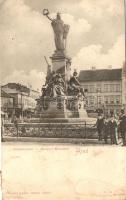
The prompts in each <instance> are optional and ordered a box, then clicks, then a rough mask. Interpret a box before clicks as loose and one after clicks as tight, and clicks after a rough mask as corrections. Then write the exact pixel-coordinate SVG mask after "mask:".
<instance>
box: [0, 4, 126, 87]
mask: <svg viewBox="0 0 126 200" xmlns="http://www.w3.org/2000/svg"><path fill="white" fill-rule="evenodd" d="M52 2H53V3H52ZM44 8H48V9H49V12H50V16H51V17H53V18H55V15H56V13H57V12H60V13H61V18H62V19H63V21H64V22H65V23H66V24H69V25H70V31H69V34H68V39H67V52H68V55H69V56H70V57H71V58H72V69H77V70H78V71H80V70H85V69H91V67H96V68H98V69H99V68H100V69H101V68H108V66H112V68H120V67H122V65H123V62H124V60H125V57H124V55H125V51H124V45H125V42H124V41H125V40H124V2H123V0H111V1H110V0H105V1H101V0H62V1H61V0H53V1H52V0H36V1H35V0H0V30H1V31H0V60H1V74H2V75H1V82H2V84H6V83H8V82H19V83H22V84H26V85H32V86H33V88H34V89H37V88H39V89H41V87H42V85H43V84H44V80H45V76H46V70H47V65H46V63H45V60H44V56H46V57H47V59H48V62H49V63H51V60H50V58H49V57H50V56H51V55H52V54H53V53H54V50H55V45H54V35H53V30H52V27H51V24H50V21H49V20H48V19H47V18H46V17H45V16H43V14H42V11H43V9H44Z"/></svg>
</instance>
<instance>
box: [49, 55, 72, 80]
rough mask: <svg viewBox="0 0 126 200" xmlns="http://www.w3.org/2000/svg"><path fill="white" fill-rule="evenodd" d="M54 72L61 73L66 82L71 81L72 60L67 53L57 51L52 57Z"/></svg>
mask: <svg viewBox="0 0 126 200" xmlns="http://www.w3.org/2000/svg"><path fill="white" fill-rule="evenodd" d="M50 58H51V60H52V71H55V72H56V73H60V74H61V75H62V77H63V78H64V80H65V81H68V80H69V79H70V70H71V69H70V60H71V58H70V57H68V56H67V54H66V52H65V51H55V52H54V54H53V55H52V57H50Z"/></svg>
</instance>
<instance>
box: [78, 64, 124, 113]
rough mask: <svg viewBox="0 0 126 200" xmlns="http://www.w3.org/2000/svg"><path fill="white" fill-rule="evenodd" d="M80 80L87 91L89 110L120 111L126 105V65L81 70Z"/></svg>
mask: <svg viewBox="0 0 126 200" xmlns="http://www.w3.org/2000/svg"><path fill="white" fill-rule="evenodd" d="M78 78H79V81H80V83H81V85H82V87H83V88H84V90H85V91H87V94H86V96H87V101H88V103H87V110H88V111H89V112H90V111H95V110H97V109H102V110H103V111H104V112H106V113H108V112H110V110H113V111H115V113H118V112H119V111H120V109H121V108H122V107H126V66H125V64H124V66H123V68H120V69H111V68H110V69H92V70H81V71H80V73H79V77H78Z"/></svg>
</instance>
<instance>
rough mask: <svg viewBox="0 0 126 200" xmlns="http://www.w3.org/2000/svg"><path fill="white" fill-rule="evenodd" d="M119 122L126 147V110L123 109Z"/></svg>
mask: <svg viewBox="0 0 126 200" xmlns="http://www.w3.org/2000/svg"><path fill="white" fill-rule="evenodd" d="M119 121H120V132H121V136H122V141H123V146H125V145H126V115H125V112H124V109H121V114H120V117H119Z"/></svg>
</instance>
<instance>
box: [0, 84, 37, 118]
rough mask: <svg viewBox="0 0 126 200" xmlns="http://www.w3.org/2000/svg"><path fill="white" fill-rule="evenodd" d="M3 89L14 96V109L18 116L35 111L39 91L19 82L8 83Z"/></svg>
mask: <svg viewBox="0 0 126 200" xmlns="http://www.w3.org/2000/svg"><path fill="white" fill-rule="evenodd" d="M2 90H3V91H4V92H6V93H7V94H9V95H11V97H13V105H14V106H13V109H14V113H15V114H16V115H17V116H18V117H19V116H27V115H28V114H30V113H33V112H34V110H35V108H36V99H37V98H38V97H39V92H38V91H36V90H32V89H31V88H28V87H27V86H24V85H21V84H17V83H8V84H6V85H4V86H2Z"/></svg>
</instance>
